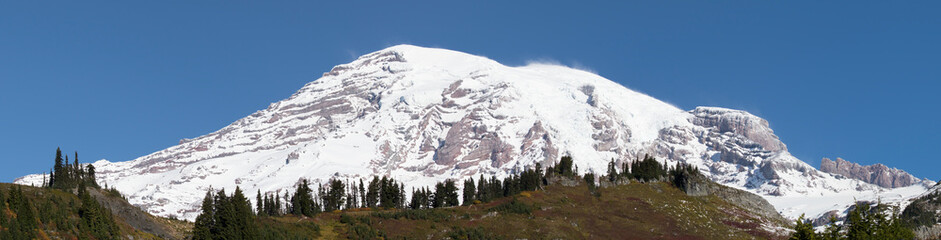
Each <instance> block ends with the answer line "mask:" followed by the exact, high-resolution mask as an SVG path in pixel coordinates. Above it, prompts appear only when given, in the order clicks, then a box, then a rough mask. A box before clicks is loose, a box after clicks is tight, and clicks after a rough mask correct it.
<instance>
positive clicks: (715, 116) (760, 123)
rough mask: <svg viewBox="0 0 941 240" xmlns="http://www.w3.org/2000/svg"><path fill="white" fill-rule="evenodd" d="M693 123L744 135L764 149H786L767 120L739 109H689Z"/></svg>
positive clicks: (775, 150)
mask: <svg viewBox="0 0 941 240" xmlns="http://www.w3.org/2000/svg"><path fill="white" fill-rule="evenodd" d="M690 113H692V114H693V116H695V118H693V119H692V120H691V122H692V123H693V124H696V125H699V126H703V127H714V128H717V129H718V131H719V132H720V133H726V132H731V133H735V134H738V135H742V136H745V137H746V138H748V140H751V141H754V142H756V143H758V144H760V145H761V147H762V148H764V150H768V151H772V152H778V151H787V146H785V145H784V143H782V142H781V140H779V139H778V136H777V135H774V131H773V130H771V127H769V125H768V121H766V120H764V119H761V118H759V117H757V116H755V115H752V114H749V113H747V112H745V111H741V110H733V109H726V108H717V107H697V108H696V109H694V110H692V111H690Z"/></svg>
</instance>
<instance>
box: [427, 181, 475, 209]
mask: <svg viewBox="0 0 941 240" xmlns="http://www.w3.org/2000/svg"><path fill="white" fill-rule="evenodd" d="M475 188H476V186H475V185H474V178H470V179H467V180H464V194H463V195H464V199H463V200H464V201H463V205H464V206H469V205H471V204H473V203H474V195H476V194H477V191H476V190H475ZM413 195H414V194H413ZM413 197H414V196H413ZM413 202H414V200H413Z"/></svg>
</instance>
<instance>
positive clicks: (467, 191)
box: [463, 178, 477, 206]
mask: <svg viewBox="0 0 941 240" xmlns="http://www.w3.org/2000/svg"><path fill="white" fill-rule="evenodd" d="M475 188H476V186H475V185H474V178H470V179H467V180H464V194H463V195H464V199H463V200H464V201H463V205H464V206H470V205H471V204H473V203H474V195H476V194H477V191H476V190H475Z"/></svg>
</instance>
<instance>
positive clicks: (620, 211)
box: [261, 182, 786, 239]
mask: <svg viewBox="0 0 941 240" xmlns="http://www.w3.org/2000/svg"><path fill="white" fill-rule="evenodd" d="M599 191H600V193H601V196H600V197H595V196H592V195H591V194H590V193H589V191H588V188H587V187H586V186H585V185H584V184H583V185H580V186H574V187H567V186H562V185H551V186H547V187H546V188H545V190H544V191H535V192H523V193H522V194H518V195H516V196H513V197H507V198H501V199H498V200H496V201H493V202H489V203H485V204H475V205H471V206H462V207H453V208H438V209H423V210H376V211H373V210H369V209H353V210H347V211H342V212H340V211H336V212H331V213H323V214H320V215H318V216H317V217H315V218H313V219H310V218H297V217H275V218H261V219H267V220H264V221H267V222H268V223H269V224H270V223H275V225H276V226H279V224H283V223H290V224H297V223H301V222H310V223H311V224H316V225H317V227H316V228H317V231H316V233H315V234H314V235H310V236H311V237H314V236H316V237H320V238H350V239H377V238H378V237H382V238H384V239H523V238H526V239H784V238H786V237H784V236H781V235H780V234H781V233H780V232H781V231H780V230H781V228H778V227H775V226H783V225H784V223H781V222H779V221H776V220H770V219H765V218H763V217H760V216H759V215H757V214H754V213H752V212H749V211H747V210H745V209H743V208H741V207H738V206H735V205H733V204H731V203H729V202H726V201H725V200H722V199H719V198H718V197H715V196H702V197H693V196H688V195H687V194H686V193H684V192H683V191H680V190H679V189H677V188H676V187H673V186H672V185H670V184H668V183H662V182H656V183H638V182H634V183H630V184H626V185H617V186H611V187H607V188H601V189H600V190H599ZM267 227H271V226H270V225H269V226H267Z"/></svg>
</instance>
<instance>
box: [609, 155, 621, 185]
mask: <svg viewBox="0 0 941 240" xmlns="http://www.w3.org/2000/svg"><path fill="white" fill-rule="evenodd" d="M620 179H621V175H620V174H618V170H617V168H615V164H614V158H612V159H611V162H608V181H610V182H612V183H617V182H618V180H620Z"/></svg>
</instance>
